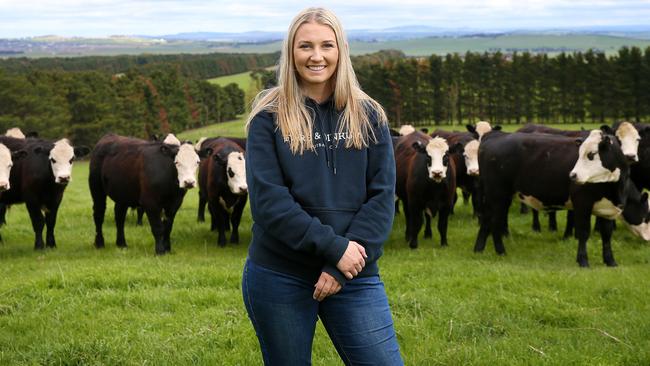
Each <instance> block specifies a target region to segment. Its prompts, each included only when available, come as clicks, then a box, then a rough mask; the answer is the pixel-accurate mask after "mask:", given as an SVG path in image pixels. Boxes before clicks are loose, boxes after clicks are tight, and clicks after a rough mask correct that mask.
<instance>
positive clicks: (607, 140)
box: [598, 135, 612, 151]
mask: <svg viewBox="0 0 650 366" xmlns="http://www.w3.org/2000/svg"><path fill="white" fill-rule="evenodd" d="M611 144H612V139H611V137H609V135H603V139H602V140H600V143H598V149H599V150H603V151H605V150H607V149H609V146H610V145H611Z"/></svg>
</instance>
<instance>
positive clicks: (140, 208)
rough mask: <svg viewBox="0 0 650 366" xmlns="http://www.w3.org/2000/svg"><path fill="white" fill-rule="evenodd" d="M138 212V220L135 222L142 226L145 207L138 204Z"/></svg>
mask: <svg viewBox="0 0 650 366" xmlns="http://www.w3.org/2000/svg"><path fill="white" fill-rule="evenodd" d="M136 212H137V214H138V218H137V221H136V222H135V224H136V225H137V226H142V217H143V216H144V208H142V207H140V206H138V207H136Z"/></svg>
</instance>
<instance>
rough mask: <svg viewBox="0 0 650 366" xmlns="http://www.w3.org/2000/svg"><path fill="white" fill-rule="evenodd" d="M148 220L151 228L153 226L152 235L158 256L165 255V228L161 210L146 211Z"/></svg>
mask: <svg viewBox="0 0 650 366" xmlns="http://www.w3.org/2000/svg"><path fill="white" fill-rule="evenodd" d="M145 211H146V213H147V219H148V220H149V226H151V233H152V234H153V238H154V240H155V242H156V254H158V255H161V254H165V252H166V250H165V243H164V241H163V237H164V232H165V228H164V226H163V222H162V219H161V218H160V214H161V213H162V212H161V211H162V210H161V209H151V208H149V209H146V210H145Z"/></svg>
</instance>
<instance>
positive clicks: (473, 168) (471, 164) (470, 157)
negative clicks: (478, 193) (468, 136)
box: [463, 140, 479, 177]
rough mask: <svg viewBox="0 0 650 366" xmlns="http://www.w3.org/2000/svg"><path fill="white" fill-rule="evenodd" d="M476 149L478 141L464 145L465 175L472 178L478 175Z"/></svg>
mask: <svg viewBox="0 0 650 366" xmlns="http://www.w3.org/2000/svg"><path fill="white" fill-rule="evenodd" d="M478 147H479V142H478V140H472V141H470V142H468V143H467V144H465V152H464V153H463V157H464V158H465V165H466V166H467V175H470V176H474V177H476V176H478V175H479V168H478Z"/></svg>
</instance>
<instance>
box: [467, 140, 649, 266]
mask: <svg viewBox="0 0 650 366" xmlns="http://www.w3.org/2000/svg"><path fill="white" fill-rule="evenodd" d="M479 164H480V166H481V175H480V178H479V189H480V191H481V199H482V204H481V208H482V211H483V212H482V216H481V217H482V219H481V220H480V221H481V222H480V229H479V233H478V235H477V238H476V242H475V246H474V251H475V252H482V251H483V250H484V248H485V244H486V240H487V237H488V235H490V234H491V235H492V238H493V240H494V247H495V250H496V252H497V254H501V255H502V254H505V247H504V245H503V241H502V235H503V231H504V230H505V228H506V226H507V214H508V208H509V206H510V203H511V201H512V197H513V195H515V194H517V196H518V197H519V198H520V199H521V200H522V201H525V202H526V203H528V204H529V205H531V206H533V207H536V208H537V209H539V210H542V209H554V210H557V209H573V211H574V218H575V219H574V220H575V235H576V238H577V239H578V254H577V257H576V261H577V262H578V264H579V265H580V266H581V267H587V266H588V265H589V262H588V259H587V253H586V242H587V239H588V238H589V234H590V229H591V228H590V224H591V221H590V220H591V215H592V214H593V215H596V216H597V224H598V225H599V229H600V232H601V238H602V246H603V261H604V262H605V264H606V265H607V266H616V261H615V260H614V256H613V253H612V250H611V235H612V231H613V221H612V219H614V218H616V217H618V216H619V215H621V213H622V217H623V219H624V221H625V222H626V223H627V224H628V225H629V226H630V228H631V231H632V232H633V233H635V234H636V235H639V236H641V237H642V238H643V239H645V240H648V239H650V224H649V221H650V216H649V215H648V213H649V208H648V195H647V194H645V193H644V194H641V193H639V191H638V190H637V189H636V188H635V187H634V185H633V184H631V181H630V179H629V169H630V168H629V165H628V164H629V163H628V160H627V159H626V158H625V156H624V154H623V152H622V151H621V148H620V144H619V143H618V140H617V139H616V138H615V137H614V136H611V135H608V134H605V133H604V132H603V131H601V130H594V131H591V132H590V133H589V136H588V137H587V138H586V139H584V140H582V139H575V138H571V137H564V136H557V135H550V134H528V133H512V134H507V133H503V132H499V131H493V132H490V133H488V134H486V135H484V136H483V139H482V141H481V146H480V148H479Z"/></svg>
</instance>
